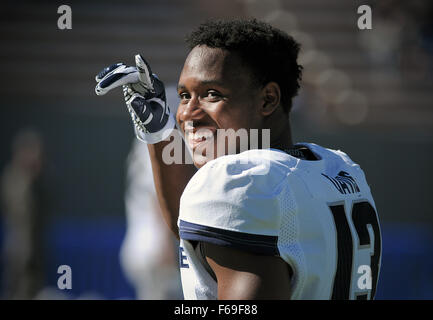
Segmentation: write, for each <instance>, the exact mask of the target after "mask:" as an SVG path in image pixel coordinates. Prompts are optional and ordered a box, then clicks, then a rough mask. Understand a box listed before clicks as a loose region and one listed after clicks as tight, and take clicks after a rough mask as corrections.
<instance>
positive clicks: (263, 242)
mask: <svg viewBox="0 0 433 320" xmlns="http://www.w3.org/2000/svg"><path fill="white" fill-rule="evenodd" d="M263 159H264V158H263V157H260V156H258V157H249V159H247V161H239V160H240V159H239V155H233V156H224V157H220V158H218V159H216V160H213V161H211V162H209V163H207V164H206V165H205V166H203V167H202V168H201V169H200V170H198V171H197V173H196V174H195V175H194V177H193V178H192V179H191V181H190V182H189V183H188V185H187V187H186V188H185V191H184V193H183V195H182V197H181V202H180V214H179V221H178V225H179V233H180V238H181V239H184V240H190V241H204V242H209V243H213V244H217V245H221V246H226V247H233V248H236V249H240V250H243V251H248V252H252V253H257V254H265V255H278V246H277V242H278V232H279V228H280V220H281V212H280V203H279V195H280V193H281V192H282V189H283V188H284V185H285V183H286V180H287V179H286V172H285V170H284V168H283V167H281V166H279V165H278V163H275V162H272V161H269V160H268V161H267V162H266V163H264V160H263ZM244 160H245V159H244ZM264 166H269V167H268V168H267V170H266V172H267V173H266V174H263V168H264Z"/></svg>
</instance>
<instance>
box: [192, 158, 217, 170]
mask: <svg viewBox="0 0 433 320" xmlns="http://www.w3.org/2000/svg"><path fill="white" fill-rule="evenodd" d="M216 158H217V157H213V158H209V157H206V156H195V157H194V159H193V162H194V165H195V166H196V168H198V169H200V168H201V167H203V166H204V165H205V164H206V163H208V162H209V161H212V160H214V159H216Z"/></svg>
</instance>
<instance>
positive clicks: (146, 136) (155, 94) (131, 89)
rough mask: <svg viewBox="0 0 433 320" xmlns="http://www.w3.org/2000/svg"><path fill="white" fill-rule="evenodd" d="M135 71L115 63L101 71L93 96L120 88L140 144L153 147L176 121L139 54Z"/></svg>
mask: <svg viewBox="0 0 433 320" xmlns="http://www.w3.org/2000/svg"><path fill="white" fill-rule="evenodd" d="M135 64H136V66H135V67H130V66H126V65H125V64H123V63H116V64H113V65H111V66H109V67H107V68H104V69H103V70H102V71H101V72H100V73H99V74H98V75H97V76H96V82H97V83H98V84H97V85H96V88H95V92H96V94H97V95H98V96H102V95H104V94H106V93H107V92H109V91H110V90H112V89H114V88H117V87H120V86H123V95H124V97H125V102H126V106H127V108H128V111H129V113H130V115H131V119H132V122H133V124H134V129H135V134H136V136H137V138H138V139H140V140H142V141H143V142H146V143H149V144H154V143H157V142H160V141H162V140H165V139H166V138H167V137H168V136H169V135H170V134H171V132H172V131H173V129H174V128H175V124H176V121H175V119H174V115H173V114H172V113H171V112H170V109H169V107H168V105H167V99H166V97H165V88H164V84H163V83H162V81H161V80H159V79H158V77H157V76H156V75H155V74H152V70H151V69H150V66H149V64H148V63H147V62H146V61H145V60H144V59H143V57H142V56H141V55H139V54H137V55H136V56H135Z"/></svg>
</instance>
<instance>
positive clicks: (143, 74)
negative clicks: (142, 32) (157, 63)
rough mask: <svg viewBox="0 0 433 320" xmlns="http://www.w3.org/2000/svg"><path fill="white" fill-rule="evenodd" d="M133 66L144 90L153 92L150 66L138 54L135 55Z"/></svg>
mask: <svg viewBox="0 0 433 320" xmlns="http://www.w3.org/2000/svg"><path fill="white" fill-rule="evenodd" d="M135 65H136V66H137V70H138V77H139V79H140V81H141V82H142V83H143V85H144V86H145V87H146V88H148V89H150V90H152V91H154V89H153V79H152V69H151V68H150V65H149V64H148V63H147V62H146V60H144V58H143V57H142V56H141V55H140V54H137V55H135Z"/></svg>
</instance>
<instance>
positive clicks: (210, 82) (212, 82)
mask: <svg viewBox="0 0 433 320" xmlns="http://www.w3.org/2000/svg"><path fill="white" fill-rule="evenodd" d="M199 83H200V85H204V86H206V85H217V86H220V87H223V86H224V82H221V81H218V80H202V81H199ZM184 89H186V86H185V85H184V84H181V83H179V84H178V85H177V91H179V90H184Z"/></svg>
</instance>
